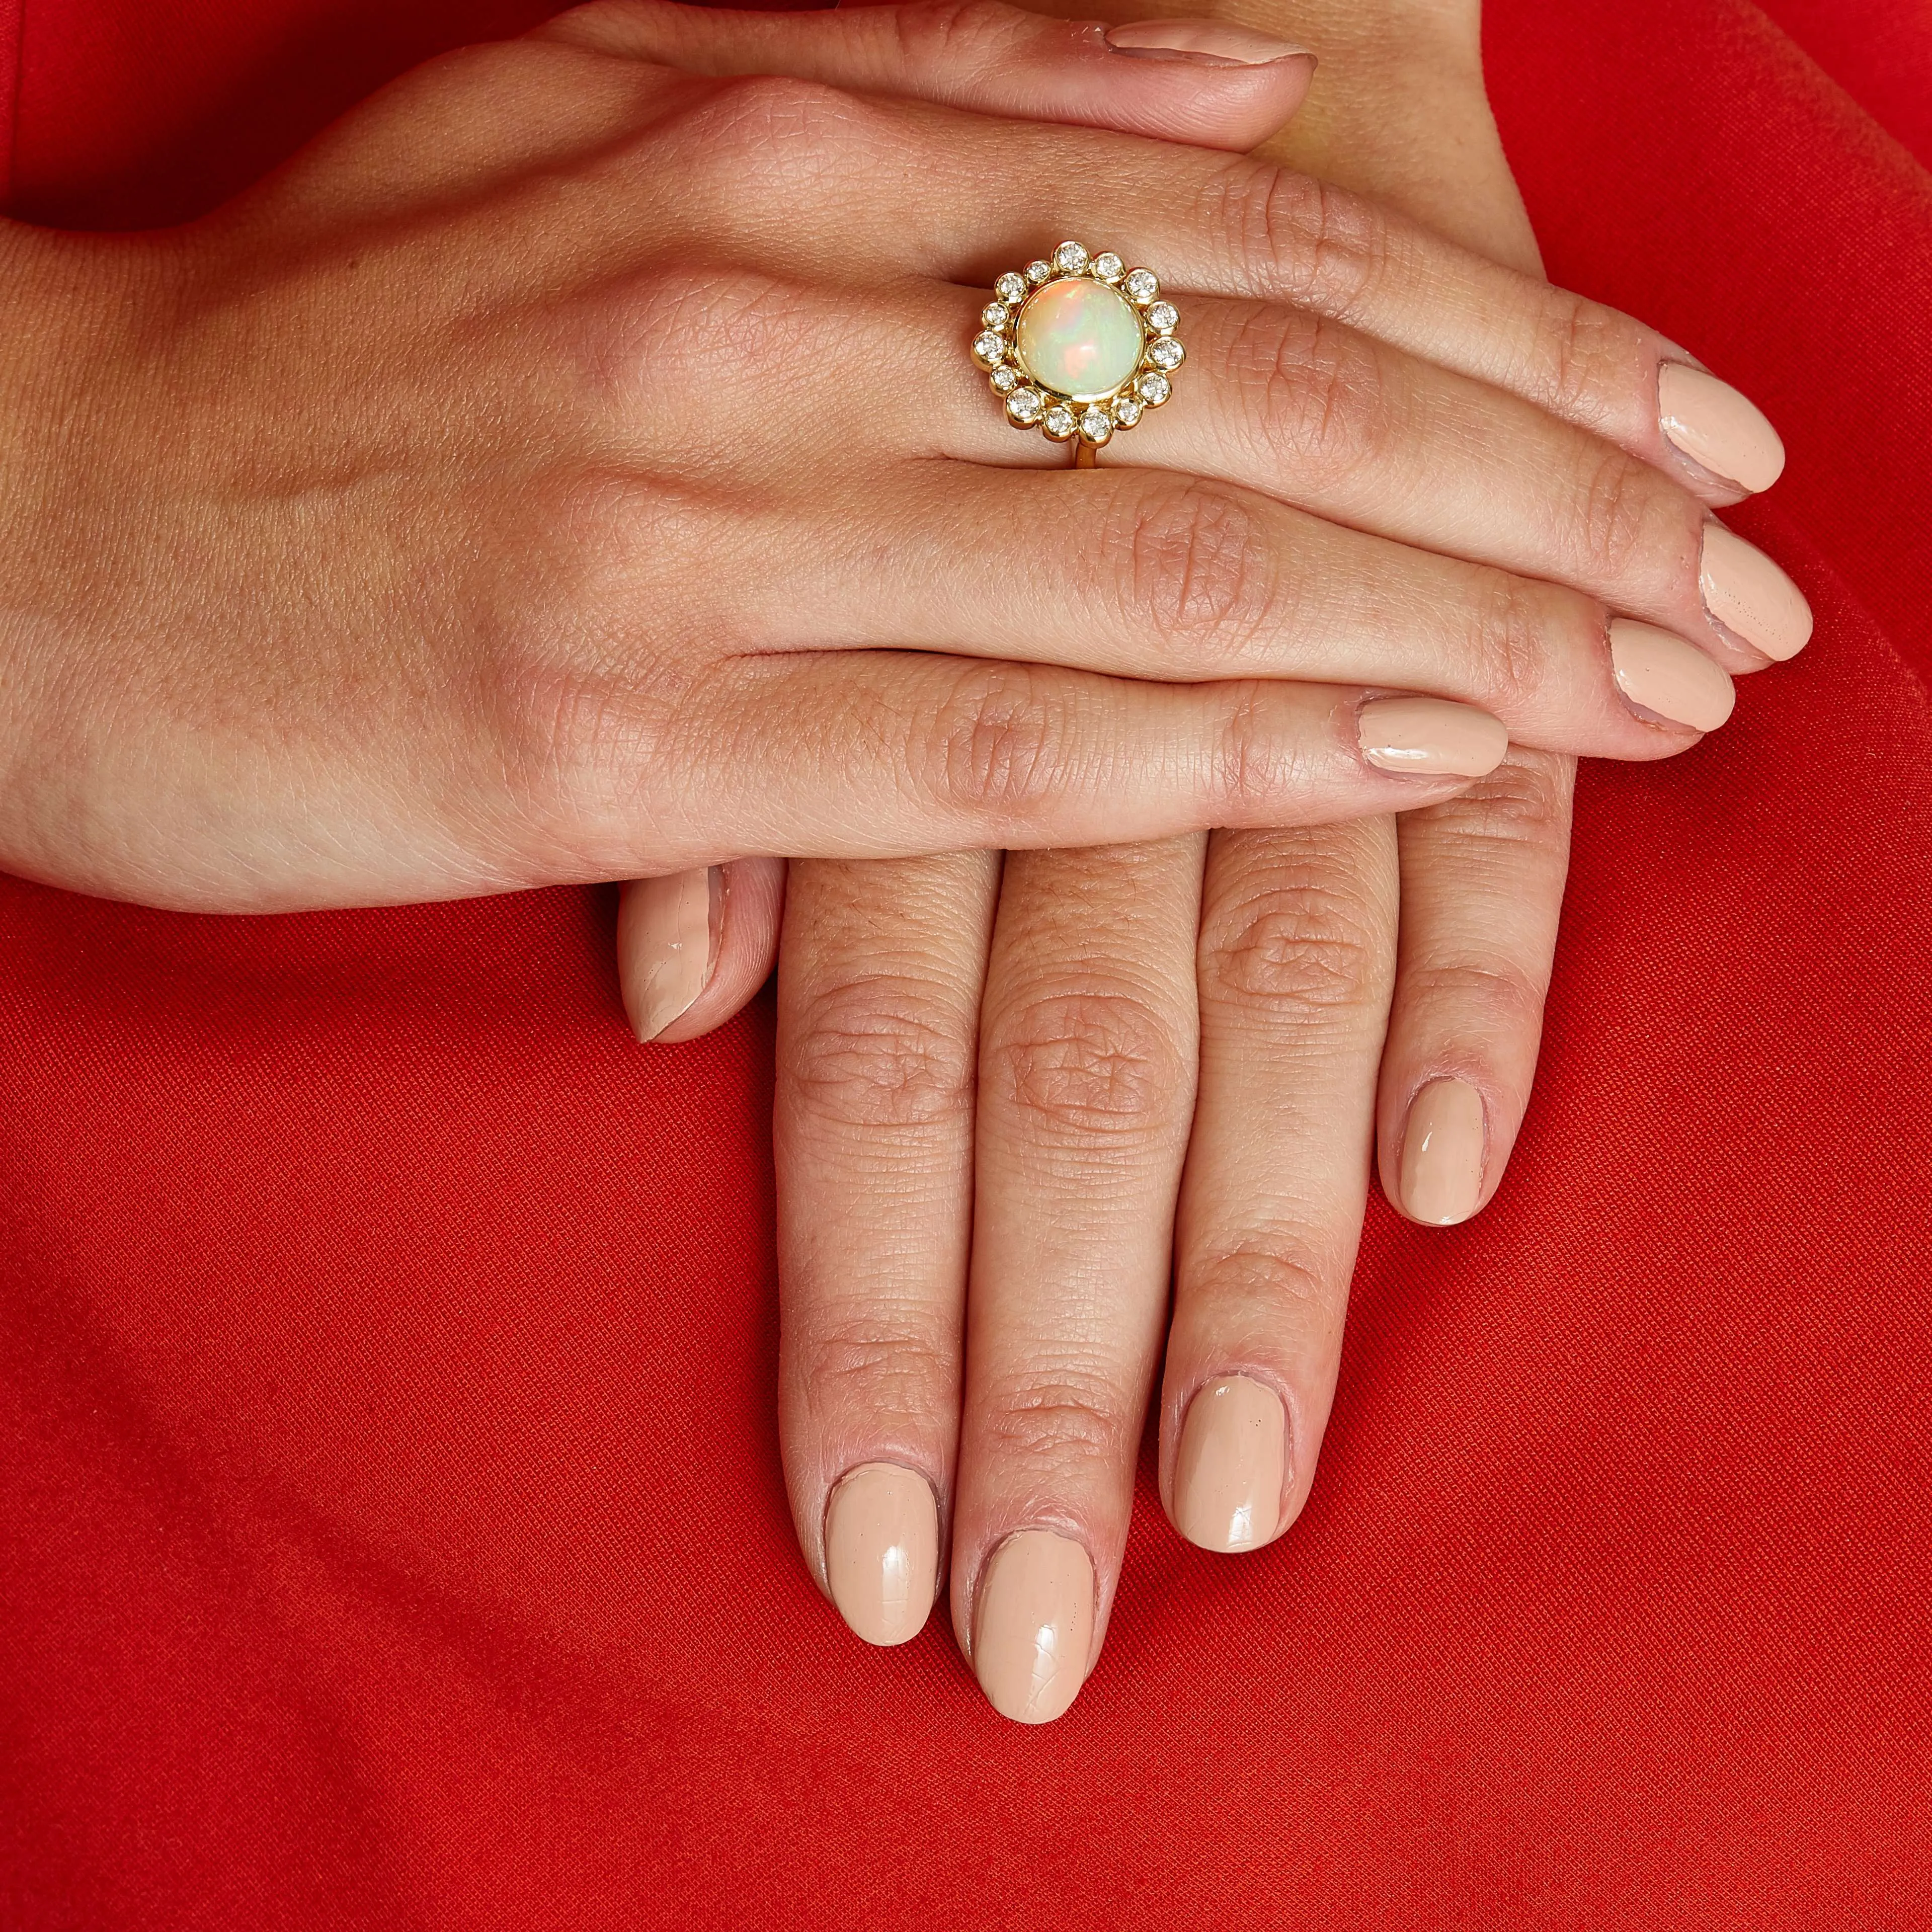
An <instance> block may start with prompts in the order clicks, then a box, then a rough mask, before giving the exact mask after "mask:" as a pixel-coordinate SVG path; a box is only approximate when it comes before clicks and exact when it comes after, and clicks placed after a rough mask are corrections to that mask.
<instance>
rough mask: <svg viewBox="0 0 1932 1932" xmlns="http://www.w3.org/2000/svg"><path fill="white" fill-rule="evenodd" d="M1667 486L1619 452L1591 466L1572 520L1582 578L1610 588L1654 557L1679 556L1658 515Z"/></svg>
mask: <svg viewBox="0 0 1932 1932" xmlns="http://www.w3.org/2000/svg"><path fill="white" fill-rule="evenodd" d="M1653 478H1655V481H1653V480H1652V479H1653ZM1663 481H1664V479H1663V478H1661V477H1658V476H1656V475H1655V472H1653V471H1650V470H1649V469H1647V468H1646V466H1645V465H1643V464H1642V463H1639V462H1638V461H1637V458H1634V457H1632V456H1626V455H1625V454H1624V453H1623V452H1622V450H1620V449H1609V448H1606V449H1604V450H1603V451H1602V452H1601V453H1600V454H1599V455H1598V457H1597V458H1596V460H1595V461H1594V462H1592V463H1590V464H1589V467H1588V469H1587V471H1586V474H1585V475H1584V476H1583V480H1582V482H1581V484H1580V489H1579V492H1578V498H1577V508H1576V515H1575V519H1574V524H1575V540H1576V542H1577V547H1578V552H1579V557H1578V560H1579V562H1580V565H1581V571H1580V574H1588V575H1589V577H1590V579H1591V580H1592V583H1594V584H1595V585H1597V586H1602V587H1604V588H1605V589H1608V588H1609V587H1610V586H1612V585H1614V584H1616V583H1622V582H1624V581H1626V580H1628V578H1630V577H1631V576H1633V575H1634V574H1636V573H1637V571H1638V568H1639V567H1640V565H1641V564H1642V562H1643V560H1644V559H1646V557H1647V556H1651V555H1652V553H1657V554H1660V555H1668V556H1675V555H1676V545H1674V544H1670V541H1669V538H1668V536H1667V532H1665V531H1664V529H1662V528H1661V526H1660V524H1659V521H1658V516H1657V511H1658V505H1659V502H1660V497H1659V493H1658V488H1657V487H1656V486H1657V484H1661V483H1663ZM1665 487H1668V486H1667V485H1666V486H1665Z"/></svg>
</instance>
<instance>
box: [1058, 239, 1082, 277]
mask: <svg viewBox="0 0 1932 1932" xmlns="http://www.w3.org/2000/svg"><path fill="white" fill-rule="evenodd" d="M1053 266H1055V268H1056V269H1058V270H1059V271H1060V272H1061V274H1062V275H1085V273H1086V272H1087V251H1086V250H1085V248H1082V247H1081V245H1080V244H1079V242H1061V245H1060V246H1059V247H1058V248H1056V249H1055V250H1054V251H1053Z"/></svg>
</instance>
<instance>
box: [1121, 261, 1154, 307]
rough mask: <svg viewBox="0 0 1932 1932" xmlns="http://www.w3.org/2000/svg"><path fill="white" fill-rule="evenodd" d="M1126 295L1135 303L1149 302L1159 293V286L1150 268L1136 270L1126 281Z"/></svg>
mask: <svg viewBox="0 0 1932 1932" xmlns="http://www.w3.org/2000/svg"><path fill="white" fill-rule="evenodd" d="M1127 293H1128V294H1129V295H1130V296H1133V299H1134V300H1135V301H1136V302H1152V301H1153V300H1154V297H1155V296H1157V295H1159V294H1160V283H1159V282H1158V281H1156V280H1155V279H1154V271H1153V270H1152V269H1136V270H1135V271H1134V272H1133V274H1132V275H1130V276H1129V277H1128V278H1127Z"/></svg>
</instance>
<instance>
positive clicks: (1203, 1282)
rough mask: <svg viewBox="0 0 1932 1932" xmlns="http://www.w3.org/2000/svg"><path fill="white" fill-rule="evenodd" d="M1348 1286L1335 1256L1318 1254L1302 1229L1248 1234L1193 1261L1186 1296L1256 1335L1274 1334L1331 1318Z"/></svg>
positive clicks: (1310, 1236)
mask: <svg viewBox="0 0 1932 1932" xmlns="http://www.w3.org/2000/svg"><path fill="white" fill-rule="evenodd" d="M1348 1283H1349V1265H1348V1262H1347V1259H1346V1257H1345V1256H1343V1253H1341V1252H1340V1250H1334V1251H1330V1250H1325V1249H1324V1247H1322V1244H1321V1243H1320V1241H1319V1240H1318V1239H1317V1238H1316V1237H1315V1235H1314V1234H1313V1231H1311V1230H1310V1229H1307V1228H1305V1227H1299V1226H1272V1227H1261V1228H1257V1229H1253V1230H1251V1231H1250V1232H1249V1233H1248V1234H1247V1235H1246V1236H1245V1237H1244V1238H1243V1239H1242V1241H1241V1242H1240V1244H1238V1246H1236V1247H1231V1248H1227V1249H1224V1250H1222V1251H1221V1252H1220V1253H1215V1254H1211V1255H1208V1256H1204V1257H1202V1259H1199V1261H1197V1262H1196V1263H1195V1264H1194V1267H1193V1272H1192V1274H1191V1276H1190V1282H1189V1286H1188V1294H1189V1295H1190V1298H1191V1299H1193V1300H1194V1301H1198V1302H1203V1303H1211V1304H1218V1305H1220V1306H1222V1307H1229V1308H1233V1309H1237V1310H1241V1312H1242V1313H1243V1315H1244V1316H1245V1317H1247V1319H1250V1321H1253V1322H1255V1323H1256V1327H1257V1328H1259V1330H1261V1331H1262V1332H1264V1333H1267V1334H1280V1332H1281V1331H1283V1329H1284V1328H1286V1329H1289V1330H1292V1329H1295V1328H1301V1327H1305V1325H1306V1322H1307V1317H1308V1316H1310V1315H1313V1316H1317V1317H1321V1316H1331V1315H1332V1314H1333V1313H1335V1312H1336V1311H1337V1310H1338V1309H1339V1307H1340V1304H1342V1302H1343V1300H1344V1298H1346V1294H1347V1292H1348Z"/></svg>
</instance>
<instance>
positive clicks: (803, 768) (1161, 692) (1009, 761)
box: [546, 652, 1508, 878]
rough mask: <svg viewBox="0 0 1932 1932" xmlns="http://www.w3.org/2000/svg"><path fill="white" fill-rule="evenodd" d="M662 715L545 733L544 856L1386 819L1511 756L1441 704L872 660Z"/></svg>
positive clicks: (770, 662) (766, 678)
mask: <svg viewBox="0 0 1932 1932" xmlns="http://www.w3.org/2000/svg"><path fill="white" fill-rule="evenodd" d="M664 704H665V700H664V697H663V696H662V694H658V693H656V692H654V691H649V690H637V691H613V690H612V689H610V688H607V687H600V688H598V689H597V690H596V691H595V692H594V693H590V692H586V694H585V696H584V700H583V712H584V723H583V727H582V735H581V736H573V732H574V727H573V726H572V725H570V724H566V725H565V727H563V729H564V735H565V737H566V738H567V739H571V742H570V743H569V745H568V750H567V752H566V754H565V758H564V761H563V766H562V770H561V772H559V777H558V778H557V780H556V793H557V796H556V799H555V800H554V801H553V810H554V814H555V816H556V819H557V820H558V824H557V826H556V829H555V830H554V831H553V833H552V835H551V838H550V840H548V841H546V847H548V845H549V844H550V843H551V842H561V841H564V840H566V839H567V840H568V850H571V852H572V853H574V855H575V858H576V863H577V866H578V867H579V868H580V870H581V871H582V872H583V875H584V876H586V877H592V878H596V877H604V878H609V877H619V878H622V877H631V876H634V875H636V874H641V873H646V872H654V871H678V870H682V869H685V868H688V867H691V866H695V865H715V864H718V863H719V862H722V861H724V860H725V859H738V858H748V857H753V856H775V855H778V854H781V853H790V854H792V855H793V856H799V857H807V858H892V857H907V856H916V854H919V853H925V852H947V851H962V850H971V849H974V848H978V847H995V848H1004V847H1037V846H1048V845H1090V844H1097V843H1100V842H1105V841H1126V840H1130V839H1139V838H1150V837H1154V838H1166V837H1169V836H1172V835H1175V834H1176V833H1178V832H1187V831H1195V830H1199V829H1202V828H1204V827H1205V826H1209V825H1217V824H1232V825H1243V824H1249V823H1256V822H1260V823H1276V824H1292V823H1313V822H1316V821H1320V820H1329V819H1334V818H1342V817H1355V816H1358V815H1360V814H1362V813H1364V812H1374V811H1391V810H1405V809H1407V808H1409V807H1410V806H1412V805H1421V804H1427V803H1430V802H1433V801H1434V800H1436V799H1440V798H1444V797H1448V796H1452V795H1453V794H1454V793H1455V792H1457V791H1458V790H1460V789H1461V788H1462V787H1463V785H1464V784H1467V783H1468V782H1469V780H1470V779H1471V778H1475V777H1480V776H1481V775H1482V774H1483V773H1484V772H1488V771H1491V770H1493V769H1495V767H1496V765H1497V764H1498V763H1499V762H1500V761H1501V760H1502V755H1503V753H1504V751H1505V750H1506V749H1507V748H1508V734H1507V733H1505V730H1504V729H1503V727H1502V725H1500V724H1498V723H1497V722H1496V720H1495V719H1494V718H1492V717H1490V715H1489V714H1488V713H1487V712H1482V711H1478V710H1477V709H1474V708H1473V707H1472V706H1467V705H1460V704H1451V703H1448V702H1446V701H1445V700H1441V699H1436V698H1427V697H1389V696H1387V695H1385V694H1378V693H1374V692H1370V691H1363V690H1361V689H1360V688H1356V687H1351V686H1347V685H1299V684H1285V683H1274V682H1266V683H1257V682H1231V683H1223V684H1202V685H1157V684H1144V683H1136V682H1130V681H1127V680H1125V679H1109V678H1099V677H1095V676H1091V674H1089V673H1085V672H1080V671H1069V670H1057V669H1055V668H1053V667H1046V666H1040V665H1031V664H986V663H968V662H966V661H963V660H961V659H959V658H942V657H936V656H922V655H916V654H898V653H891V652H850V653H847V654H846V655H842V656H826V655H810V656H804V655H801V656H787V657H779V658H739V659H737V660H736V661H733V663H732V664H731V665H730V667H728V668H727V669H726V670H722V671H720V672H719V673H717V674H715V676H713V677H712V679H711V680H710V682H709V683H708V684H707V685H706V686H705V687H704V688H702V689H700V690H697V691H692V692H691V693H689V694H687V697H686V700H685V702H684V703H682V705H681V706H679V707H678V708H677V709H676V712H675V713H674V715H673V718H672V719H671V721H670V722H669V723H668V724H667V723H666V722H665V721H664V718H663V716H662V715H661V714H662V712H663V710H664ZM655 763H664V764H667V765H668V766H670V767H671V768H672V769H675V770H676V771H677V772H678V773H679V775H680V779H681V783H680V784H679V787H678V789H677V793H676V797H675V798H674V799H665V800H663V801H662V802H660V803H659V804H658V805H657V807H656V808H655V811H653V813H652V814H649V817H648V819H647V818H646V814H641V813H640V812H639V811H638V809H637V787H638V784H639V782H640V779H639V772H640V768H642V767H645V766H646V765H647V764H655ZM721 844H722V845H723V847H724V849H722V850H721V849H719V847H720V846H721Z"/></svg>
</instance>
